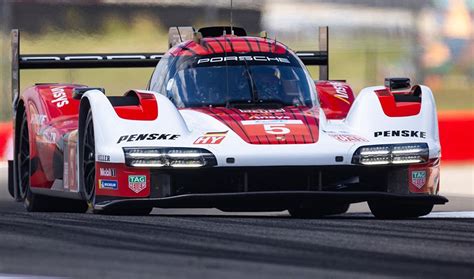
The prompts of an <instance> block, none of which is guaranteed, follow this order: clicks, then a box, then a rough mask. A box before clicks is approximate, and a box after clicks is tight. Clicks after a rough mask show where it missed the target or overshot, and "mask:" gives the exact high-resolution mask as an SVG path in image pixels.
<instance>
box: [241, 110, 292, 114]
mask: <svg viewBox="0 0 474 279" xmlns="http://www.w3.org/2000/svg"><path fill="white" fill-rule="evenodd" d="M239 111H240V112H242V113H261V114H270V113H285V112H286V111H285V110H284V109H239Z"/></svg>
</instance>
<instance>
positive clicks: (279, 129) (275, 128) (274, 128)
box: [263, 124, 291, 135]
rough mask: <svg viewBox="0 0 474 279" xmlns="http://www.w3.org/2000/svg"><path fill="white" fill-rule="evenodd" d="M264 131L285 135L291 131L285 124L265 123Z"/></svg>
mask: <svg viewBox="0 0 474 279" xmlns="http://www.w3.org/2000/svg"><path fill="white" fill-rule="evenodd" d="M263 128H264V129H265V132H266V133H267V134H272V135H286V134H289V133H290V132H291V130H290V129H288V128H286V127H285V124H266V125H263Z"/></svg>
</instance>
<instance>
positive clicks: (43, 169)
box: [22, 84, 81, 188]
mask: <svg viewBox="0 0 474 279" xmlns="http://www.w3.org/2000/svg"><path fill="white" fill-rule="evenodd" d="M75 87H81V86H80V85H72V84H42V85H36V86H33V87H30V88H28V89H27V90H26V91H25V92H24V93H23V96H22V99H23V101H24V103H25V108H26V114H27V117H28V123H29V131H30V156H31V160H32V162H33V163H32V174H31V179H30V181H31V187H41V188H50V187H51V186H52V184H53V182H54V179H55V178H57V177H58V176H60V177H61V176H62V164H63V161H62V160H58V159H60V158H62V157H61V156H62V150H60V149H59V147H60V146H61V145H60V144H59V141H60V140H61V139H62V137H63V136H64V135H65V134H66V133H68V132H71V131H73V130H76V129H77V127H78V114H79V103H80V102H79V100H75V99H73V98H72V94H73V89H74V88H75ZM61 148H62V147H61ZM58 156H59V157H58Z"/></svg>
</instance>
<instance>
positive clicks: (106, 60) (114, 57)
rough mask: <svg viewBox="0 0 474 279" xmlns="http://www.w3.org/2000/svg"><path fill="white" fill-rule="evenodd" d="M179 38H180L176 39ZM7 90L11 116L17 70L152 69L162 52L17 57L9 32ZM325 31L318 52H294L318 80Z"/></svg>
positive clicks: (324, 71)
mask: <svg viewBox="0 0 474 279" xmlns="http://www.w3.org/2000/svg"><path fill="white" fill-rule="evenodd" d="M180 39H181V38H180ZM11 46H12V61H11V71H12V78H11V79H12V80H11V86H12V87H11V89H12V92H11V94H12V103H13V115H14V117H15V112H16V109H17V106H18V102H19V100H20V96H19V89H20V71H21V70H28V69H72V68H144V67H145V68H152V67H155V66H156V64H158V62H159V61H160V59H161V58H162V57H163V55H164V53H87V54H21V53H20V31H19V30H18V29H14V30H12V31H11ZM328 50H329V29H328V27H327V26H326V27H320V28H319V51H297V52H296V55H297V56H298V57H299V58H300V59H301V61H302V62H303V63H304V64H305V65H307V66H320V67H319V80H328V79H329V67H328V66H329V55H328V53H329V52H328Z"/></svg>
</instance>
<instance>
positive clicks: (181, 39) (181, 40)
mask: <svg viewBox="0 0 474 279" xmlns="http://www.w3.org/2000/svg"><path fill="white" fill-rule="evenodd" d="M176 29H177V30H178V36H179V41H180V43H182V42H183V38H181V32H179V26H176Z"/></svg>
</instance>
